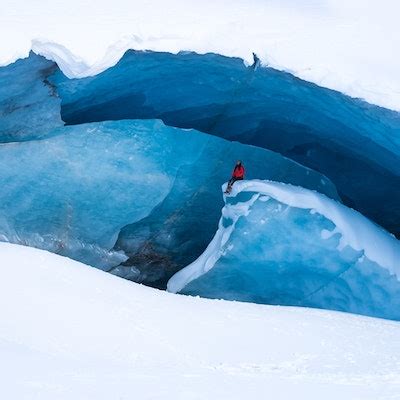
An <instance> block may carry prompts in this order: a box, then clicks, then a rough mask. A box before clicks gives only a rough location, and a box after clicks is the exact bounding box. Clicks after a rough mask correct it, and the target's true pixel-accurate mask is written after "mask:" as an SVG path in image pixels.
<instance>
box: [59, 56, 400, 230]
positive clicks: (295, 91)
mask: <svg viewBox="0 0 400 400" xmlns="http://www.w3.org/2000/svg"><path fill="white" fill-rule="evenodd" d="M52 82H53V84H54V85H55V86H56V87H57V90H58V93H59V94H60V97H61V98H62V104H61V115H62V118H63V120H64V121H65V122H66V123H67V124H79V123H83V122H93V121H104V120H120V119H132V118H134V119H143V118H157V119H161V120H163V121H164V122H165V123H166V124H167V125H171V126H176V127H180V128H194V129H197V130H200V131H202V132H205V133H209V134H212V135H216V136H220V137H223V138H225V139H228V140H237V141H239V142H241V143H246V144H251V145H256V146H259V147H263V148H268V149H270V150H273V151H277V152H279V153H281V154H283V155H284V156H286V157H289V158H291V159H293V160H295V161H297V162H299V163H301V164H303V165H306V166H307V167H309V168H312V169H315V170H318V171H319V172H321V173H323V174H324V175H326V176H328V177H329V178H330V179H331V180H332V181H333V182H334V183H335V185H336V187H337V189H338V191H339V194H340V196H341V198H342V200H343V202H344V203H345V204H346V205H348V206H350V207H352V208H355V209H357V210H358V211H360V212H361V213H363V214H364V215H366V216H367V217H368V218H371V219H372V220H374V221H375V222H377V223H379V224H380V225H382V226H383V227H384V228H385V229H387V230H389V231H390V232H392V233H394V234H396V235H400V209H399V207H398V203H399V202H400V170H399V167H398V166H399V165H400V140H399V134H398V133H399V131H400V114H399V113H396V112H390V111H389V110H385V109H382V108H379V107H376V106H372V105H370V104H367V103H364V102H362V101H360V100H359V99H352V98H350V97H347V96H344V95H343V94H341V93H338V92H334V91H332V90H328V89H325V88H322V87H318V86H316V85H314V84H311V83H309V82H306V81H302V80H300V79H298V78H295V77H294V76H293V75H290V74H287V73H283V72H279V71H276V70H274V69H272V68H258V69H257V70H254V69H253V68H250V67H248V68H246V67H245V66H244V65H243V63H242V61H241V60H239V59H235V58H228V57H222V56H220V55H216V54H206V55H198V54H195V53H188V52H186V53H180V54H177V55H173V54H169V53H154V52H138V51H128V52H127V53H126V54H125V55H124V57H123V58H122V59H121V60H120V61H119V62H118V63H117V64H116V65H115V66H114V67H112V68H109V69H108V70H106V71H104V72H102V73H101V74H99V75H96V76H94V77H89V78H85V79H72V80H71V79H66V78H65V76H63V75H62V74H61V73H57V74H55V75H54V76H53V77H52ZM383 201H384V202H385V204H386V207H385V208H379V207H376V204H378V203H382V202H383Z"/></svg>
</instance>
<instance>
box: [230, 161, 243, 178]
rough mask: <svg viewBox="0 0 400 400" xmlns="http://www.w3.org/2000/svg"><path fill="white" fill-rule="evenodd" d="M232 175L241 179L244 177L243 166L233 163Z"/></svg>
mask: <svg viewBox="0 0 400 400" xmlns="http://www.w3.org/2000/svg"><path fill="white" fill-rule="evenodd" d="M232 177H233V178H239V179H243V178H244V167H243V165H241V164H240V165H235V168H234V169H233V172H232Z"/></svg>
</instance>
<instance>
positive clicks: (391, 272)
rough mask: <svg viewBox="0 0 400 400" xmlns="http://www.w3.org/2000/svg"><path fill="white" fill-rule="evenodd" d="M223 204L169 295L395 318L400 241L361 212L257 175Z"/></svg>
mask: <svg viewBox="0 0 400 400" xmlns="http://www.w3.org/2000/svg"><path fill="white" fill-rule="evenodd" d="M225 187H226V185H224V186H223V189H224V188H225ZM265 197H266V198H265ZM225 202H226V205H225V207H224V208H223V210H222V217H221V219H220V222H219V227H218V231H217V232H216V234H215V236H214V238H213V240H212V241H211V242H210V244H209V246H208V247H207V249H206V250H205V251H204V253H203V254H202V255H201V256H200V257H199V258H198V259H197V260H196V261H194V262H193V263H192V264H190V265H189V266H187V267H186V268H184V269H182V270H181V271H179V272H177V273H176V274H175V275H174V276H173V277H172V278H171V279H170V280H169V282H168V290H169V291H170V292H173V293H177V292H181V293H185V294H192V295H200V296H203V297H210V298H224V299H228V300H243V301H251V302H258V303H266V304H283V305H303V306H313V307H319V308H327V309H334V310H341V311H350V312H355V313H361V314H364V315H370V316H380V317H385V318H391V319H400V314H399V311H398V310H399V306H400V303H399V302H398V299H399V295H400V279H399V278H400V264H399V260H400V242H399V241H398V240H397V239H396V238H395V237H394V236H392V235H390V234H389V233H388V232H386V231H385V230H383V229H382V228H380V227H379V226H377V225H375V224H374V223H372V222H371V221H370V220H368V219H367V218H365V217H364V216H363V215H362V214H360V213H358V212H357V211H354V210H352V209H350V208H347V207H346V206H344V205H343V204H341V203H338V202H336V201H334V200H332V199H329V198H328V197H326V196H325V195H322V194H320V193H318V192H315V191H311V190H308V189H304V188H301V187H297V186H293V185H289V184H283V183H278V182H271V181H260V180H248V181H241V182H236V183H235V184H234V185H233V189H232V192H231V195H229V196H226V198H225Z"/></svg>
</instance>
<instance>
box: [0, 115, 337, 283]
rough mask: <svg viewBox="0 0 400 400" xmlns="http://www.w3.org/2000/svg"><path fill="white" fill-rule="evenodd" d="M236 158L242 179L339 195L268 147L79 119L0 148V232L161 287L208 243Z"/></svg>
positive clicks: (146, 125) (140, 124)
mask: <svg viewBox="0 0 400 400" xmlns="http://www.w3.org/2000/svg"><path fill="white" fill-rule="evenodd" d="M239 157H241V158H242V159H243V160H244V162H245V163H246V165H247V166H248V168H249V176H250V177H253V178H255V177H259V176H262V177H268V178H270V179H279V180H282V181H285V182H291V183H294V184H301V185H303V186H306V187H310V188H314V189H317V190H319V191H322V192H324V193H326V194H327V195H329V196H331V197H336V196H337V195H336V191H335V188H334V186H333V185H332V184H331V183H330V182H329V180H328V179H326V178H325V177H323V176H322V175H320V174H318V173H316V172H314V171H312V170H308V169H306V168H304V167H302V166H300V165H299V164H297V163H295V162H293V161H290V160H288V159H286V158H284V157H282V156H280V155H279V154H276V153H274V152H271V151H266V150H263V149H259V148H256V147H252V146H246V145H241V144H239V143H231V142H228V141H226V140H223V139H220V138H216V137H212V136H208V135H205V134H202V133H199V132H196V131H188V130H181V129H177V128H172V127H167V126H165V125H164V124H163V123H162V122H161V121H152V120H147V121H129V120H125V121H109V122H103V123H93V124H83V125H76V126H69V127H60V128H57V129H55V130H53V131H49V132H47V135H46V137H44V138H42V139H41V140H31V141H24V142H20V143H9V144H3V145H1V146H0V182H1V184H2V188H3V189H2V191H1V192H0V239H1V240H3V241H11V242H15V243H23V244H27V245H30V246H35V247H39V248H43V249H48V250H51V251H53V252H56V253H59V254H63V255H67V256H69V257H71V258H74V259H77V260H81V261H85V262H86V263H89V264H91V265H94V266H97V267H100V268H103V269H105V270H111V269H112V270H113V272H114V273H116V274H118V275H121V276H124V277H127V278H130V279H133V280H139V281H145V282H153V284H154V282H155V281H160V280H161V283H162V282H164V284H165V282H166V277H167V278H168V277H169V276H171V275H172V274H173V273H174V272H176V271H177V270H179V269H180V268H182V267H184V266H185V265H187V264H188V263H189V262H191V261H193V260H194V259H195V258H196V257H197V256H198V255H200V254H201V252H202V251H203V250H204V248H205V247H206V246H207V244H208V243H209V241H210V240H211V238H212V236H213V233H214V232H215V227H216V225H217V222H218V218H219V213H220V209H221V207H222V205H223V204H222V201H221V199H220V196H219V187H220V185H221V182H223V181H224V180H225V179H226V177H228V176H229V174H230V172H231V167H232V165H233V163H234V161H235V160H236V159H237V158H239ZM193 232H196V235H193ZM127 257H129V260H128V261H126V260H127ZM124 261H126V262H125V264H124V265H120V264H121V262H124ZM161 283H160V284H161Z"/></svg>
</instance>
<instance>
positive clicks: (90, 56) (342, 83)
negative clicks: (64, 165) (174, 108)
mask: <svg viewBox="0 0 400 400" xmlns="http://www.w3.org/2000/svg"><path fill="white" fill-rule="evenodd" d="M398 15H399V3H398V1H396V0H383V1H377V0H369V1H364V0H351V1H348V0H308V1H294V0H269V1H265V0H251V1H250V0H230V1H228V0H212V1H210V0H205V1H197V2H196V1H193V0H189V1H182V0H168V1H160V0H151V1H147V2H143V1H138V0H114V1H109V0H98V1H96V2H95V4H94V3H93V1H89V0H68V1H65V0H59V1H52V2H50V1H42V0H29V2H27V1H24V0H2V1H1V4H0V37H1V38H3V41H2V42H1V46H0V64H6V63H8V62H11V61H14V60H15V59H17V58H18V57H23V56H27V54H28V51H29V49H30V48H31V47H32V48H33V50H34V51H36V52H38V53H40V54H43V55H45V56H46V57H50V58H52V59H55V60H56V61H57V62H58V63H59V65H60V67H61V68H62V69H63V71H64V72H65V73H66V74H67V75H68V76H83V75H91V74H95V73H98V72H99V71H101V70H104V69H105V68H107V67H109V66H111V65H113V64H115V63H116V62H117V61H118V60H119V58H120V57H121V56H122V54H123V53H124V51H125V50H126V49H128V48H134V49H137V50H146V49H147V50H155V51H170V52H178V51H180V50H192V51H197V52H200V53H206V52H215V53H220V54H223V55H227V56H238V57H241V58H243V59H245V60H247V61H248V62H251V61H252V52H253V51H254V52H256V53H257V54H258V55H259V57H260V58H261V60H262V61H263V62H264V63H267V64H268V65H271V66H274V67H276V68H278V69H284V70H288V71H292V72H293V73H294V74H295V75H297V76H299V77H301V78H303V79H306V80H309V81H312V82H315V83H318V84H320V85H321V86H325V87H328V88H332V89H337V90H339V91H341V92H344V93H346V94H349V95H351V96H353V97H362V98H365V99H366V100H367V101H369V102H371V103H375V104H378V105H381V106H384V107H387V108H392V109H395V110H400V78H399V74H398V71H399V68H400V57H399V54H398V51H396V49H398V48H399V45H400V30H399V28H398ZM38 38H42V39H41V40H37V39H38ZM32 40H34V41H33V43H32V42H31V41H32ZM51 42H55V43H57V44H54V43H51Z"/></svg>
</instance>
